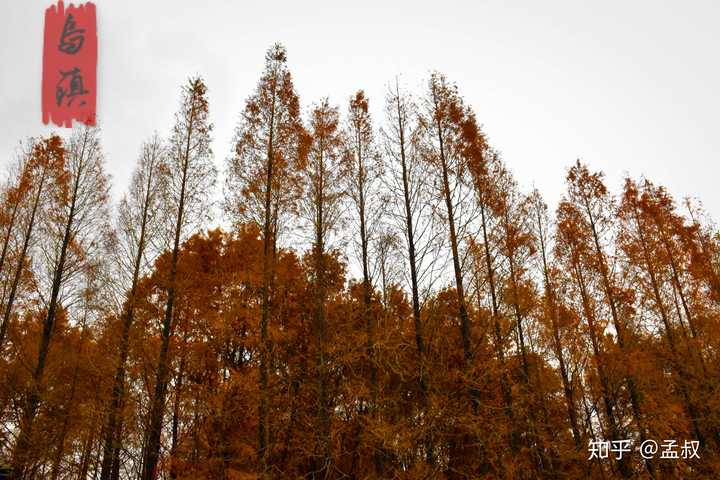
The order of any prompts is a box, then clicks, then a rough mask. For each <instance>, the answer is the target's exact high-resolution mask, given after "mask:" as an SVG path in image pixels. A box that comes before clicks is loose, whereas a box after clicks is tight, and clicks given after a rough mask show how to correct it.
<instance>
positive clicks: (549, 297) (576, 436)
mask: <svg viewBox="0 0 720 480" xmlns="http://www.w3.org/2000/svg"><path fill="white" fill-rule="evenodd" d="M538 232H539V235H538V238H539V239H540V254H541V256H542V264H543V279H544V281H545V298H546V302H547V308H548V311H549V313H550V317H551V322H552V337H553V349H554V350H555V356H556V357H557V359H558V364H559V366H560V377H561V379H562V383H563V394H564V395H565V404H566V406H567V410H568V418H569V420H570V428H571V429H572V434H573V440H574V442H575V447H576V448H577V449H580V447H581V444H580V442H581V439H580V430H579V428H578V421H577V411H576V410H575V399H574V392H573V388H572V384H571V383H570V379H569V377H568V372H567V367H566V365H565V355H563V350H562V343H561V341H560V329H559V326H558V318H557V316H558V315H557V314H558V310H557V305H556V299H555V289H554V288H553V284H552V282H551V281H550V271H549V268H548V263H547V252H546V250H545V240H544V236H543V235H544V233H543V228H542V220H541V217H540V212H538Z"/></svg>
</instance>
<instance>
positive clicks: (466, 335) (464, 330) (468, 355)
mask: <svg viewBox="0 0 720 480" xmlns="http://www.w3.org/2000/svg"><path fill="white" fill-rule="evenodd" d="M432 95H433V102H434V107H435V124H436V128H437V139H438V142H439V146H440V167H441V169H442V182H443V195H444V198H445V207H446V209H447V215H448V220H447V222H448V228H449V230H450V247H451V250H452V256H453V269H454V271H455V289H456V291H457V300H458V308H459V316H460V333H461V335H462V342H463V353H464V356H465V362H466V364H469V363H470V360H471V359H472V347H471V345H470V319H469V318H468V313H467V306H466V305H465V289H464V288H463V278H462V271H461V270H460V254H459V253H458V241H457V233H456V231H455V211H454V208H453V203H452V198H451V196H450V195H451V193H450V181H449V178H448V165H447V158H446V157H445V137H444V135H443V131H442V125H441V122H440V115H439V108H440V106H439V105H438V100H437V97H436V93H435V87H434V84H433V90H432ZM473 403H475V400H473Z"/></svg>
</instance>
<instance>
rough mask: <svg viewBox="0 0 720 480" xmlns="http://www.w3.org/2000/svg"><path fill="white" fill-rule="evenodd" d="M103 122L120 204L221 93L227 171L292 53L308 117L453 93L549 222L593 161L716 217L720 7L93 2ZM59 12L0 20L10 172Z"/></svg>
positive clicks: (219, 129) (36, 130) (0, 107)
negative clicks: (186, 86) (402, 92)
mask: <svg viewBox="0 0 720 480" xmlns="http://www.w3.org/2000/svg"><path fill="white" fill-rule="evenodd" d="M95 3H96V5H97V7H98V36H99V64H98V82H99V85H98V88H99V90H98V122H99V124H100V126H101V127H102V129H103V143H104V149H105V153H106V157H107V162H108V170H109V171H110V173H111V175H112V176H113V179H114V187H113V189H114V190H113V193H114V195H115V196H116V197H117V196H119V194H120V193H121V192H122V191H123V190H124V189H125V186H126V184H127V181H128V179H129V176H130V172H131V170H132V168H133V164H134V163H135V160H136V158H137V155H138V152H139V148H140V143H141V142H142V141H143V140H144V139H146V138H147V137H148V136H150V135H151V134H152V133H153V131H155V130H157V131H158V132H159V133H160V134H163V135H164V134H166V133H167V132H168V131H169V129H170V127H171V125H172V116H173V113H174V112H175V110H176V108H177V106H178V98H179V86H180V85H181V84H182V83H183V82H184V81H185V79H186V78H187V77H188V76H189V75H192V74H196V73H199V74H201V75H203V76H204V78H205V79H206V82H207V85H208V88H209V98H210V113H211V117H212V121H213V123H214V124H215V132H214V145H213V147H214V151H215V159H216V162H217V164H218V165H219V166H222V164H223V161H224V159H225V157H226V156H227V155H228V154H229V152H230V140H231V137H232V132H233V129H234V127H235V124H236V121H237V118H238V115H239V112H240V111H241V109H242V107H243V104H244V100H245V99H246V98H247V96H248V95H249V94H250V93H251V92H252V90H253V88H254V86H255V84H256V82H257V80H258V78H259V75H260V72H261V70H262V67H263V62H264V54H265V50H266V49H267V48H268V46H270V45H271V44H272V43H273V42H276V41H280V42H283V43H284V44H285V46H286V47H287V49H288V57H289V65H290V68H291V70H292V73H293V76H294V79H295V84H296V88H297V91H298V93H299V95H300V99H301V102H302V105H303V107H304V108H305V109H307V107H308V106H309V105H310V104H311V103H312V102H314V101H317V100H319V99H320V98H321V97H323V96H329V97H330V99H331V101H332V102H334V103H336V104H341V105H342V108H343V111H344V109H345V106H346V103H347V100H348V97H349V96H350V95H351V94H352V93H353V92H354V91H355V90H357V89H359V88H363V89H365V91H366V92H367V94H368V95H369V97H370V101H371V108H372V111H373V113H374V115H375V118H376V120H379V119H380V115H381V111H382V102H383V99H384V95H385V92H386V86H387V83H388V82H389V81H391V80H392V79H393V78H394V77H395V75H397V74H400V75H401V79H402V81H403V82H404V83H405V84H406V85H408V86H409V87H411V88H413V89H414V90H418V89H419V88H420V86H421V84H422V82H423V81H424V79H425V78H426V77H427V75H428V72H429V71H430V70H433V69H437V70H440V71H442V72H443V73H445V74H446V75H447V76H448V77H449V78H450V79H451V80H453V81H455V82H457V83H458V86H459V87H460V90H461V93H462V94H463V95H464V96H465V98H466V100H467V102H468V103H469V104H470V105H472V106H473V108H474V109H475V112H476V114H477V117H478V119H479V121H480V122H481V123H482V124H484V129H485V131H486V133H487V134H488V135H489V137H490V140H491V142H492V143H493V145H494V146H495V147H496V148H498V149H499V150H500V151H501V152H502V153H503V156H504V158H505V160H506V161H507V163H508V164H509V166H510V167H511V168H512V170H513V171H514V173H515V175H516V177H517V178H518V180H519V182H520V183H521V185H523V186H524V187H525V188H527V189H529V188H531V187H532V186H533V185H535V186H537V187H538V188H539V189H540V190H541V191H542V192H543V194H544V195H545V197H546V199H547V200H548V202H549V203H550V205H551V207H552V208H554V207H555V204H556V202H557V200H558V198H559V197H560V195H561V193H562V191H563V189H564V184H563V182H564V173H565V170H566V168H567V167H568V166H569V165H570V164H571V163H572V162H573V161H574V160H575V159H576V158H578V157H579V158H582V159H583V160H584V161H586V162H588V163H589V164H590V165H591V167H592V168H594V169H601V170H603V171H604V172H605V173H606V175H607V177H608V183H609V184H610V187H611V188H612V189H613V190H614V191H616V192H617V191H618V190H619V188H620V186H621V179H622V176H623V175H624V174H625V173H630V174H631V175H633V176H639V175H641V174H644V175H646V176H647V177H649V178H650V179H651V180H653V181H655V182H657V183H661V184H664V185H666V186H667V187H668V188H669V190H670V192H671V193H673V194H674V195H675V196H676V197H677V198H678V199H679V198H681V197H684V196H688V195H689V196H693V197H697V198H699V199H700V200H702V201H703V203H704V204H705V207H706V208H707V209H708V210H709V211H710V213H711V214H712V215H713V217H714V218H715V219H718V218H720V194H719V193H718V188H717V174H718V171H719V170H720V169H719V168H718V154H719V153H720V135H719V134H718V132H717V128H718V126H719V124H720V122H718V112H719V111H720V95H719V94H718V86H720V66H719V65H718V61H719V60H718V59H719V58H720V57H718V52H720V33H719V32H720V27H718V25H720V2H717V1H660V0H655V1H604V2H590V1H587V2H586V1H554V2H553V1H549V2H537V1H524V2H520V1H516V2H509V1H484V0H476V1H472V2H471V1H467V2H457V1H451V0H442V1H439V0H435V1H432V2H428V1H424V0H423V1H420V0H414V1H390V0H384V1H375V0H368V1H357V2H353V3H352V4H351V3H349V2H340V1H334V2H307V1H305V2H303V1H298V0H295V1H287V2H284V1H275V2H256V1H219V0H216V1H211V0H207V1H204V2H199V1H195V2H190V1H179V0H174V1H170V0H162V1H157V0H154V1H147V0H145V1H142V0H125V1H117V0H113V1H110V0H97V1H96V2H95ZM50 4H51V2H50V1H48V0H43V1H39V0H15V1H11V0H3V5H2V7H1V8H0V12H1V13H0V15H1V16H0V22H1V24H2V27H1V28H0V65H1V66H0V69H1V71H2V74H0V112H2V120H0V122H2V123H1V124H0V125H1V126H2V128H1V129H0V164H1V165H5V164H7V162H8V161H9V160H10V159H11V158H12V156H13V154H14V152H15V150H16V147H17V144H18V142H19V141H20V140H21V139H23V138H26V137H28V136H31V135H39V134H44V133H47V132H48V131H50V128H48V127H45V126H43V125H42V122H41V109H40V81H41V69H42V41H43V38H42V37H43V20H44V9H45V8H46V7H47V6H49V5H50Z"/></svg>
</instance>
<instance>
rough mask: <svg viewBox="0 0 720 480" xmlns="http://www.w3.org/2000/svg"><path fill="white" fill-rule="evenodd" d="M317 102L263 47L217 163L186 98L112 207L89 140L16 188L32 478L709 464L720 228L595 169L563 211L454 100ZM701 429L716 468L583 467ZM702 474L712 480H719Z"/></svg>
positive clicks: (11, 419)
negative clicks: (602, 456) (216, 224)
mask: <svg viewBox="0 0 720 480" xmlns="http://www.w3.org/2000/svg"><path fill="white" fill-rule="evenodd" d="M384 100H385V102H384V118H383V119H382V122H381V123H382V125H381V127H380V128H378V125H376V124H375V123H374V121H373V120H374V119H373V118H372V116H371V115H370V111H371V109H370V108H369V105H370V102H371V101H372V99H368V98H367V96H366V95H365V93H364V92H363V91H362V90H360V91H358V92H356V93H355V94H353V95H352V96H351V97H350V98H349V101H348V102H347V105H345V106H343V107H342V108H340V107H336V106H333V104H332V103H331V102H330V101H329V100H328V99H323V100H320V101H319V102H317V103H315V104H313V105H312V106H311V107H310V108H309V110H308V111H307V112H306V114H303V111H302V109H301V106H300V99H299V97H298V95H297V93H296V92H295V88H294V85H293V81H292V76H291V73H290V71H289V68H288V65H287V53H286V50H285V48H284V47H282V46H281V45H274V46H272V47H271V48H270V49H269V50H268V52H267V54H266V57H265V69H264V71H263V72H262V75H261V77H260V80H259V82H258V84H257V87H256V89H255V91H253V92H252V93H251V95H250V96H249V97H248V98H247V100H246V103H245V108H244V109H243V111H242V112H241V115H240V121H239V123H238V126H237V128H236V132H235V136H234V139H233V147H232V151H231V152H230V155H229V156H228V157H227V159H226V161H225V164H224V181H225V184H224V188H223V195H222V202H221V203H222V210H223V214H224V215H225V216H226V218H227V219H228V220H229V221H230V222H231V227H230V228H229V231H227V232H223V231H221V230H220V229H215V230H210V231H208V230H207V228H208V227H211V226H212V222H213V220H212V219H211V218H210V215H209V214H210V213H211V212H212V210H213V198H214V197H213V193H212V192H213V190H214V188H215V184H216V179H217V171H216V167H215V164H214V162H213V160H212V159H213V156H212V152H211V151H210V140H211V133H212V125H211V122H210V111H209V106H208V102H207V91H206V86H205V84H204V83H203V81H202V80H201V79H199V78H195V79H191V80H189V81H188V82H187V83H186V84H185V85H184V86H183V89H182V95H181V101H180V106H179V109H178V112H177V114H176V116H175V121H174V124H173V127H172V130H171V131H170V134H169V135H168V136H167V138H166V139H163V138H160V137H158V136H156V137H152V138H151V139H149V140H148V141H147V142H145V143H144V144H143V146H142V148H141V151H140V156H139V159H138V162H137V164H136V168H135V171H134V174H133V177H132V180H131V182H130V185H129V187H128V190H127V193H126V194H125V195H124V196H123V198H122V200H121V201H120V203H119V205H118V206H117V208H116V213H115V214H114V215H110V214H109V213H108V212H109V206H108V203H109V202H108V198H107V192H108V181H107V178H106V176H105V174H104V172H103V163H102V153H101V150H100V142H99V132H98V131H97V130H92V129H84V130H78V131H77V132H75V133H74V134H73V135H72V136H71V138H69V139H68V140H66V141H63V140H61V139H60V138H58V137H50V138H47V139H37V140H33V141H32V142H31V145H30V146H29V147H28V149H27V151H26V152H25V153H24V155H23V156H22V161H21V162H20V164H19V165H18V168H17V169H16V171H14V172H12V175H11V176H10V179H9V182H8V183H7V184H6V185H4V186H3V191H2V209H1V210H0V227H2V228H1V229H0V241H2V242H3V243H2V250H1V252H0V253H1V255H0V264H1V265H2V276H1V278H0V280H1V281H2V312H3V318H2V325H1V327H0V345H1V346H2V364H1V366H0V373H1V374H2V384H3V388H2V390H1V392H0V393H1V394H2V395H0V401H1V402H2V403H1V404H0V406H1V407H2V410H1V411H0V414H1V415H2V417H3V421H4V423H3V424H4V425H6V426H7V427H6V429H5V431H4V433H3V436H2V439H3V445H4V446H3V451H4V453H5V455H6V456H8V457H9V458H10V459H12V464H13V467H14V472H15V475H16V478H53V479H56V478H88V477H90V476H92V477H93V478H101V479H103V480H107V479H117V478H140V479H143V480H152V479H156V478H213V479H214V478H218V479H231V478H318V479H319V478H448V479H450V478H508V479H510V478H528V479H529V478H533V479H534V478H548V479H550V478H585V477H587V478H633V477H637V476H647V477H654V478H707V475H708V472H711V471H713V468H716V467H717V461H718V459H717V458H716V453H714V452H716V451H717V445H718V432H720V418H718V413H717V412H718V411H719V410H718V404H717V398H718V397H717V391H718V390H717V388H718V383H717V381H716V379H717V374H718V372H717V367H716V364H717V361H716V352H717V348H718V341H719V340H720V338H719V337H718V336H717V322H718V301H719V299H720V290H719V289H718V285H720V282H718V258H720V256H719V248H720V247H719V243H718V239H717V236H716V235H715V234H714V232H713V231H712V230H711V227H709V224H708V223H707V222H706V221H705V220H702V217H701V212H699V211H698V210H697V209H696V208H695V207H693V206H692V205H688V207H689V210H688V211H687V212H681V210H680V208H679V207H678V205H676V204H675V202H674V201H673V199H672V198H671V197H670V196H669V194H668V193H667V191H665V190H664V189H663V188H662V187H658V186H656V185H654V184H652V183H651V182H649V181H646V180H644V179H643V180H640V181H636V180H633V179H628V180H627V181H626V183H625V185H624V187H623V190H622V192H621V194H620V195H619V196H617V197H615V196H613V195H612V193H611V192H610V191H609V190H608V188H607V187H606V185H605V183H604V178H603V176H602V174H600V173H597V172H593V171H592V170H590V169H589V168H588V167H587V166H585V165H584V164H582V163H580V162H577V163H575V164H574V165H572V166H571V168H569V170H568V175H567V192H566V193H565V195H564V196H563V199H562V201H561V202H560V204H559V205H558V207H557V209H556V210H555V211H554V212H552V211H550V210H549V209H548V207H547V206H546V205H545V203H544V202H543V200H542V197H541V195H540V193H539V192H536V191H535V192H530V193H526V192H523V191H522V189H521V188H520V186H519V185H518V183H517V182H516V181H515V179H514V178H513V176H512V173H511V171H510V169H509V167H508V165H507V164H506V163H505V162H504V161H503V160H502V159H501V157H500V155H499V153H498V152H497V151H496V150H494V149H493V148H492V147H491V146H490V145H489V142H488V140H487V138H486V137H485V135H484V134H483V132H482V131H481V129H480V127H479V125H478V121H477V119H476V117H475V113H474V112H473V111H472V109H471V108H470V106H468V105H466V104H465V103H464V101H463V98H462V96H461V95H460V92H459V90H458V88H457V87H456V86H455V85H454V84H452V83H451V82H450V81H449V80H447V79H446V78H445V77H444V76H443V75H441V74H439V73H435V74H432V75H431V76H430V77H429V79H428V80H427V82H426V83H425V84H424V86H423V88H422V89H421V90H420V91H419V93H418V94H417V95H414V94H412V93H411V92H409V91H406V90H404V89H402V88H401V86H400V85H399V84H398V83H397V82H393V83H392V84H391V85H390V86H389V88H388V93H387V96H386V98H385V99H384ZM625 438H630V439H639V440H642V439H653V440H656V441H662V440H664V439H665V438H676V439H680V440H683V439H686V438H687V439H697V440H699V441H700V442H701V444H702V448H701V452H700V455H701V460H697V459H683V460H678V461H676V462H673V463H669V462H667V461H666V462H662V461H660V460H649V461H646V460H644V459H642V458H634V457H632V456H629V457H626V458H624V459H623V460H621V461H615V460H613V459H606V460H605V461H599V459H592V460H588V459H587V451H586V446H587V445H588V442H590V441H601V440H621V439H625ZM703 475H705V477H703Z"/></svg>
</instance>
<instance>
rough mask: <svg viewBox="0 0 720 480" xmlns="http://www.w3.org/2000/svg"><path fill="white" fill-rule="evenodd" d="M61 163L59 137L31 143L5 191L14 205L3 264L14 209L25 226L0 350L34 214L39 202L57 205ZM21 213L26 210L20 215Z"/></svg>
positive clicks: (0, 333)
mask: <svg viewBox="0 0 720 480" xmlns="http://www.w3.org/2000/svg"><path fill="white" fill-rule="evenodd" d="M64 161H65V160H64V150H63V147H62V140H60V137H57V136H53V137H50V138H48V139H45V140H41V141H39V142H38V143H35V144H34V145H33V147H32V149H31V153H30V157H29V159H28V161H27V162H26V163H25V165H24V168H23V170H22V172H21V177H20V179H19V185H18V186H17V188H16V189H15V191H12V192H8V193H9V197H8V200H9V201H13V202H15V205H14V206H12V207H11V211H12V213H11V218H10V220H11V224H10V225H9V226H8V232H7V235H6V239H5V242H4V245H3V252H2V254H3V258H2V260H3V262H4V261H5V255H6V249H7V247H8V243H9V237H10V233H11V229H12V223H15V221H16V218H15V217H16V216H17V215H18V210H20V211H21V215H22V214H23V213H24V214H25V215H24V216H25V217H26V218H24V224H23V226H24V227H25V228H24V232H23V234H22V237H20V242H21V243H20V245H21V246H20V250H19V252H18V258H17V264H16V265H15V269H14V273H13V275H12V280H11V282H10V289H9V293H8V296H7V299H6V303H5V308H4V311H3V318H2V324H1V325H0V348H1V347H2V345H3V343H4V342H5V335H6V333H7V329H8V326H9V323H10V319H11V317H12V312H13V306H14V304H15V298H16V297H15V296H16V294H17V292H18V287H19V285H20V279H21V278H22V275H23V273H24V272H25V267H26V263H27V256H28V254H29V249H30V247H31V242H32V240H33V238H34V237H33V232H34V231H35V227H36V222H37V218H38V212H39V210H40V209H41V208H42V203H53V202H57V200H58V196H59V195H60V190H61V189H62V188H63V186H64V185H63V182H64V181H65V180H66V178H65V177H66V176H65V173H64V172H63V168H64ZM23 192H25V194H26V195H29V198H28V200H29V204H28V205H27V206H26V207H27V208H25V209H23V208H22V207H20V204H21V203H22V202H23V199H24V195H23ZM23 210H28V211H27V212H24V211H23ZM21 224H22V220H21ZM11 271H12V270H11Z"/></svg>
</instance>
